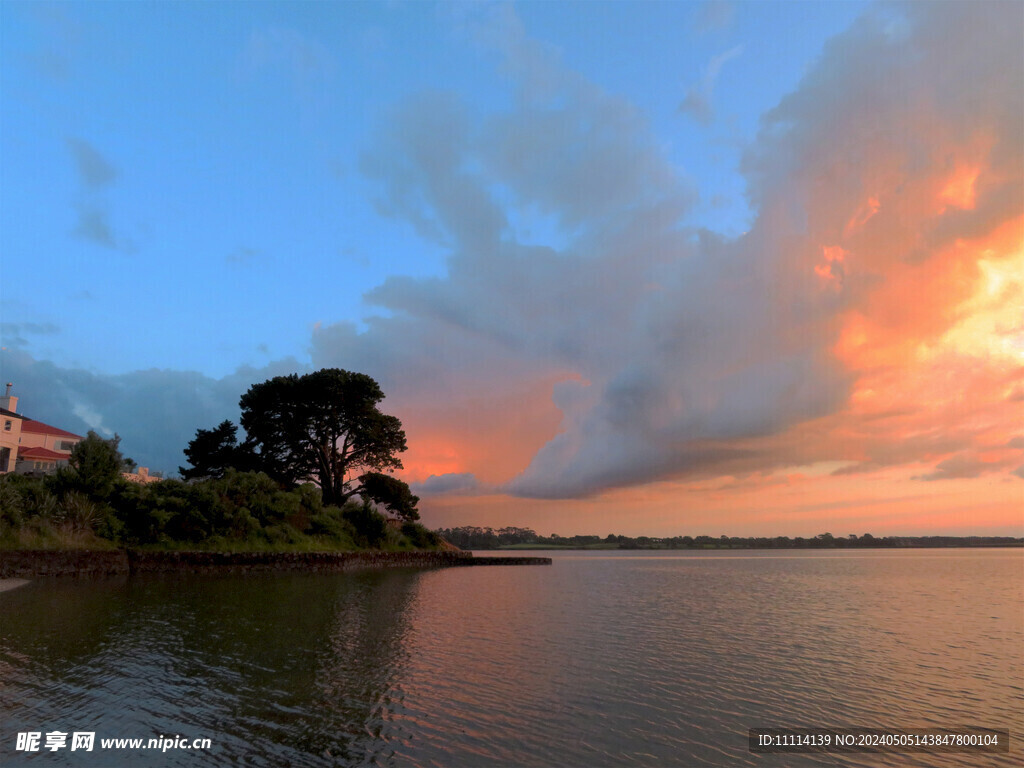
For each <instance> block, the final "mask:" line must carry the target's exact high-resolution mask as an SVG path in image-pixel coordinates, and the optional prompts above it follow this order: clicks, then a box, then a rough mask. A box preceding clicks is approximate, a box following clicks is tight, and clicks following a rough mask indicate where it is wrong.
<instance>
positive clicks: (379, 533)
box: [342, 501, 387, 548]
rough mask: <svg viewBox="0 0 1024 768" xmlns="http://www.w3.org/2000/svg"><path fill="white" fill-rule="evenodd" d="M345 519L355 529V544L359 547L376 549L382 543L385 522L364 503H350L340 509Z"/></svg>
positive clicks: (382, 517) (368, 503)
mask: <svg viewBox="0 0 1024 768" xmlns="http://www.w3.org/2000/svg"><path fill="white" fill-rule="evenodd" d="M342 514H344V516H345V519H346V520H348V522H349V523H351V524H352V527H353V529H355V537H354V539H355V543H356V544H358V545H359V546H361V547H372V548H377V547H380V545H381V544H382V543H383V542H384V538H385V536H386V535H387V521H386V520H385V519H384V516H383V515H381V514H380V513H379V512H377V510H375V509H374V508H373V505H372V504H371V503H370V502H368V501H364V502H362V503H361V504H360V503H359V502H355V501H350V502H348V503H347V504H346V505H345V506H344V508H343V509H342Z"/></svg>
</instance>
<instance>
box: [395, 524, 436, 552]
mask: <svg viewBox="0 0 1024 768" xmlns="http://www.w3.org/2000/svg"><path fill="white" fill-rule="evenodd" d="M402 535H403V536H405V538H407V539H408V540H409V543H410V544H412V545H413V546H414V547H416V548H417V549H436V548H437V547H438V546H440V544H441V537H440V536H438V535H437V534H436V533H434V532H433V531H431V530H428V529H427V528H425V527H423V526H422V525H420V524H419V523H403V524H402Z"/></svg>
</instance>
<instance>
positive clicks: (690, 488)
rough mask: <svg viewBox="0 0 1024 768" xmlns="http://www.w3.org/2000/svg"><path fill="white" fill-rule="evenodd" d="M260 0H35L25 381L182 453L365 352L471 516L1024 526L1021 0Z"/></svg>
mask: <svg viewBox="0 0 1024 768" xmlns="http://www.w3.org/2000/svg"><path fill="white" fill-rule="evenodd" d="M244 5H247V7H251V9H252V18H251V19H250V18H245V19H244V20H240V19H239V18H236V17H235V15H233V12H232V11H231V8H230V6H231V4H209V6H208V7H206V6H204V9H203V10H202V12H201V13H200V16H202V18H203V19H205V20H206V22H209V23H208V24H206V22H204V23H203V25H200V26H202V27H203V28H209V29H210V30H217V31H216V33H214V32H211V39H210V40H209V41H206V42H204V43H203V46H204V47H203V51H202V52H197V53H194V54H192V53H188V54H186V53H185V52H182V51H180V50H176V49H174V50H172V49H168V48H164V47H163V46H162V45H159V46H158V45H157V41H159V40H161V39H162V38H161V37H160V34H161V30H162V29H163V26H164V24H165V22H166V21H167V20H166V19H165V18H164V17H163V16H161V15H159V14H158V15H157V16H155V17H152V18H151V17H149V16H146V15H145V14H143V13H142V12H141V11H132V13H139V14H140V16H139V18H138V19H136V20H135V22H137V24H136V23H135V22H132V24H135V26H130V28H131V29H132V30H135V29H136V27H138V29H139V30H140V31H139V35H140V37H139V40H142V41H150V42H152V45H147V44H145V43H142V44H139V45H136V44H135V43H129V42H127V41H126V38H127V37H129V35H128V33H127V31H126V30H127V29H128V28H129V27H126V26H124V25H127V24H129V21H130V20H125V19H122V18H120V17H118V16H117V14H112V13H111V12H110V10H109V8H106V7H105V6H104V5H103V4H83V5H80V6H76V5H68V6H61V8H62V9H63V10H62V11H61V13H56V12H55V13H54V14H51V15H47V14H45V13H39V14H35V13H34V12H32V11H30V10H29V8H28V4H14V6H16V7H5V8H4V9H3V13H4V16H5V20H7V19H8V18H9V22H8V23H9V24H12V25H14V26H13V28H15V29H17V30H18V34H17V39H18V40H19V41H21V42H19V45H18V46H16V47H14V48H12V49H11V50H10V51H7V52H5V56H6V58H5V59H4V62H2V63H3V65H4V71H5V73H6V72H12V73H13V74H12V75H7V74H5V82H6V81H7V79H8V78H9V80H10V82H11V83H12V84H13V85H12V87H11V88H6V87H5V92H6V93H5V96H4V97H3V98H4V107H5V108H4V109H3V111H2V112H0V114H2V115H3V118H2V119H3V121H4V124H5V130H4V136H5V138H4V139H3V147H4V149H3V156H2V158H0V160H2V162H3V165H4V167H5V180H6V181H7V182H8V183H6V184H4V185H0V187H2V188H3V189H0V194H2V195H3V204H4V208H5V210H7V211H9V214H8V216H7V217H6V218H7V223H5V225H4V230H5V232H4V236H3V237H4V239H3V242H2V243H0V247H2V249H3V252H4V253H5V255H7V259H6V260H5V270H6V271H7V274H6V275H5V278H4V291H3V295H2V297H0V298H2V300H3V313H4V314H3V320H4V323H3V326H2V328H3V334H4V335H3V347H4V350H3V351H2V352H0V373H2V375H3V377H4V378H3V381H12V382H14V384H15V388H16V394H20V395H21V397H22V403H23V407H24V409H25V412H26V413H32V414H33V415H36V416H38V417H39V418H44V419H46V420H47V421H52V422H53V423H59V424H61V425H62V426H64V427H66V428H67V429H69V430H75V431H76V432H78V433H81V434H85V431H86V430H88V429H96V430H98V431H100V432H101V433H103V434H109V435H112V434H113V433H114V432H117V433H118V434H120V435H122V436H123V437H124V447H125V450H126V452H127V453H128V454H129V455H132V456H133V457H134V458H136V459H137V460H139V461H140V462H142V463H145V464H149V465H151V466H152V467H154V468H156V469H163V470H165V471H168V472H173V471H174V470H175V469H176V468H177V466H178V465H179V464H181V462H182V461H183V459H182V457H181V456H182V454H181V450H182V448H183V447H184V445H185V444H186V443H187V441H188V439H189V438H190V437H191V435H192V434H194V431H195V430H196V429H197V428H208V427H210V426H212V425H214V424H216V423H218V422H219V421H220V420H221V419H236V418H237V402H238V397H239V396H240V394H241V393H242V392H244V391H245V389H246V388H247V387H248V386H250V385H251V384H252V383H253V382H255V381H260V380H263V379H266V378H269V377H271V376H275V375H280V374H283V373H291V372H294V371H309V370H315V369H318V368H324V367H339V368H344V369H348V370H357V371H361V372H365V373H367V374H368V375H370V376H372V377H373V378H374V379H376V380H377V381H378V382H379V383H380V385H381V387H382V389H383V391H384V392H385V393H386V395H387V397H386V399H385V400H384V402H383V403H382V406H381V407H382V408H383V410H385V411H386V412H387V413H391V414H394V415H396V416H398V417H399V418H400V419H401V421H402V424H403V426H404V429H405V431H406V435H407V442H408V451H407V452H405V453H404V454H403V455H402V462H403V469H402V470H401V471H400V472H399V474H400V476H401V477H402V478H403V479H405V480H406V481H407V482H409V483H410V484H411V485H412V487H413V491H414V492H415V493H417V494H418V495H419V496H420V497H421V510H422V514H423V519H424V521H425V522H426V523H427V524H428V525H430V526H431V527H440V526H454V525H493V526H504V525H518V526H527V527H533V528H535V529H536V530H537V531H538V532H541V533H544V534H547V533H551V532H559V533H563V534H574V533H580V534H601V535H607V534H608V533H621V534H627V535H654V536H656V535H681V534H690V535H698V534H709V535H716V536H717V535H721V534H730V535H777V534H785V535H815V534H818V533H821V532H823V531H831V532H832V533H833V534H836V535H847V534H849V533H857V534H862V533H865V532H871V533H873V534H875V535H885V534H888V533H891V534H898V533H906V534H925V533H932V532H935V533H941V532H950V533H956V534H958V535H968V534H973V533H979V534H980V533H984V534H1007V535H1017V536H1020V535H1024V85H1022V84H1024V60H1022V57H1021V55H1020V29H1021V22H1022V10H1021V6H1020V5H1019V4H1017V3H1002V4H1000V3H978V4H972V3H906V4H902V3H897V4H893V5H890V4H873V3H807V4H785V3H783V4H772V3H764V4H761V3H747V4H739V5H738V6H737V7H736V9H735V19H733V20H732V21H728V22H727V23H726V22H723V24H722V25H721V26H715V27H714V28H708V27H706V26H703V25H702V24H699V23H697V21H696V19H697V18H698V17H700V16H699V14H698V12H697V10H696V6H690V5H687V4H684V3H665V4H642V5H641V7H640V8H638V9H637V10H638V11H639V12H638V13H637V12H635V11H633V10H632V8H631V6H630V4H619V3H608V4H595V5H594V6H593V7H591V6H588V7H587V9H586V10H584V9H583V8H582V7H579V8H577V7H576V6H574V5H571V4H558V3H554V4H546V3H536V4H526V5H522V6H516V5H504V4H501V5H490V4H470V6H468V7H462V6H459V7H458V10H455V9H450V8H447V6H445V8H446V10H444V12H441V11H438V12H434V11H433V10H430V11H429V12H428V9H427V7H426V5H425V4H423V5H420V4H413V5H412V7H404V6H403V9H404V10H403V11H401V12H394V13H392V12H390V11H389V9H388V8H384V7H376V6H374V7H372V8H371V7H370V6H369V5H367V6H363V5H361V4H352V5H351V6H349V5H348V4H341V6H335V5H334V4H310V5H308V6H307V5H302V11H301V13H300V12H293V10H292V9H291V7H290V6H288V5H287V4H286V5H285V6H277V5H274V4H266V5H265V7H264V5H263V4H252V5H251V6H248V4H244ZM169 8H170V5H168V6H167V7H166V8H164V9H163V10H162V11H161V13H164V11H166V12H167V13H170V11H169V10H168V9H169ZM431 8H432V6H431ZM569 9H572V13H570V11H569ZM577 11H578V17H577V16H576V15H573V14H575V13H576V12H577ZM203 14H205V15H203ZM129 15H131V14H129ZM364 17H365V18H364ZM132 18H135V17H132ZM197 18H198V17H197ZM700 18H703V17H700ZM723 18H724V17H723ZM729 18H730V19H732V17H731V16H730V17H729ZM242 21H244V23H242ZM139 25H141V26H139ZM577 27H579V28H580V30H583V31H584V32H585V34H577V32H576V30H577ZM796 27H799V30H797V29H796ZM67 30H78V31H77V32H75V34H74V35H71V33H70V32H68V31H67ZM666 30H672V32H671V34H669V33H668V32H667V31H666ZM590 32H593V33H594V34H597V35H599V36H600V39H602V40H607V41H608V43H607V48H605V47H601V46H595V45H586V44H584V42H583V41H584V40H586V39H591V37H590V36H589V35H590ZM71 38H74V39H75V40H80V41H81V43H80V46H79V47H75V46H70V45H69V46H68V47H67V51H66V52H64V47H63V46H64V45H65V43H66V42H67V40H68V39H71ZM595 39H596V38H595ZM780 40H786V41H787V42H786V46H785V50H784V51H783V50H781V48H780V45H779V44H778V41H780ZM115 43H116V45H115ZM120 45H123V46H127V47H126V48H124V50H122V49H121V48H119V47H117V46H120ZM207 45H209V46H210V49H209V50H208V49H207V48H206V47H205V46H207ZM112 46H113V48H112ZM154 46H155V47H154ZM15 48H16V50H15ZM129 48H130V50H129ZM108 49H111V50H114V49H116V50H119V51H121V54H119V56H120V58H118V56H114V55H113V54H111V55H110V56H109V57H105V56H100V55H99V53H98V52H100V51H107V50H108ZM137 49H138V50H137ZM55 51H60V52H61V54H60V56H57V55H56V54H55V53H54V52H55ZM441 51H443V52H444V54H443V55H442V54H441V53H439V52H441ZM193 56H194V57H195V58H194V59H193V58H192V57H193ZM108 58H109V61H108ZM65 59H66V61H65ZM122 60H123V61H136V60H138V61H139V62H140V63H139V64H138V65H137V73H138V78H139V82H138V83H135V81H134V80H132V83H135V84H134V85H132V86H131V87H129V86H128V85H123V84H122V85H118V86H116V88H115V87H114V86H110V85H109V84H110V83H122V81H123V80H124V78H123V77H122V76H121V74H122V67H121V65H119V64H117V62H119V61H122ZM57 61H63V62H64V64H62V65H61V66H60V67H57V66H56V64H53V62H57ZM612 61H622V62H629V65H628V67H626V68H625V69H623V68H622V67H619V66H612V65H611V63H610V62H612ZM44 62H51V64H53V66H49V65H45V66H44ZM168 62H172V64H170V65H169V64H168ZM766 62H767V64H768V65H766ZM54 67H56V69H54ZM51 70H53V71H51ZM134 71H136V70H134V68H133V72H134ZM199 71H202V73H203V76H202V77H201V78H198V77H196V75H195V72H199ZM62 73H63V74H62ZM189 73H192V74H189ZM143 80H144V81H145V83H144V84H142V83H143ZM154 84H155V85H154ZM132 88H134V89H136V90H132ZM111 89H113V90H111ZM143 92H145V93H146V94H148V96H147V98H152V100H153V103H152V105H150V106H147V107H146V109H145V110H143V111H144V112H145V113H146V115H147V117H146V118H145V120H143V118H142V117H139V116H138V115H136V114H135V113H129V112H125V111H124V110H125V109H127V108H126V107H125V106H124V105H125V104H133V103H135V102H136V100H137V97H138V94H139V93H143ZM39 94H41V95H39ZM71 94H74V98H72V96H71ZM192 94H195V98H196V99H197V101H196V103H195V104H193V103H192V101H191V95H192ZM166 99H177V100H178V101H165V100H166ZM179 101H181V102H187V103H188V104H189V105H191V106H192V107H194V113H195V114H196V115H200V114H201V115H207V114H209V115H210V116H209V117H208V118H204V119H209V120H210V124H209V126H208V130H207V132H206V133H204V134H203V135H201V136H199V137H198V138H196V139H195V145H194V146H193V144H192V143H191V142H192V139H189V140H188V141H186V140H185V139H183V138H182V136H191V135H193V127H192V125H191V123H188V121H189V120H192V119H193V117H189V116H190V115H193V112H190V111H188V109H185V108H182V107H181V105H180V104H179ZM51 102H52V104H55V105H58V104H59V105H62V106H61V107H60V109H57V107H53V108H52V109H51V108H50V107H49V106H47V105H48V104H50V103H51ZM142 103H144V104H149V102H146V101H144V100H143V102H142ZM81 104H89V105H90V107H89V109H86V108H85V107H82V106H80V105H81ZM68 105H75V106H68ZM212 105H217V107H216V108H214V107H213V106H212ZM90 110H94V111H90ZM150 113H152V114H150ZM83 115H84V116H83ZM214 116H215V117H216V120H214ZM195 119H198V118H195ZM135 121H142V122H145V125H141V123H140V124H137V123H136V122H135ZM204 125H205V123H204ZM117 126H129V127H117ZM130 126H135V127H130ZM28 158H38V160H31V161H30V160H29V159H28ZM12 190H19V191H18V192H17V193H15V192H13V191H12Z"/></svg>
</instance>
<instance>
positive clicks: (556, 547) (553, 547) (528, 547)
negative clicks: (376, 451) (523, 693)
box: [476, 541, 1024, 552]
mask: <svg viewBox="0 0 1024 768" xmlns="http://www.w3.org/2000/svg"><path fill="white" fill-rule="evenodd" d="M1022 547H1024V541H1014V542H1010V543H1004V544H970V543H964V544H876V545H871V546H869V545H856V546H838V547H836V546H833V547H829V546H815V545H805V546H796V545H790V546H772V545H756V544H750V545H735V546H733V545H727V546H714V545H708V546H700V547H665V546H633V547H623V546H618V545H614V546H607V545H603V544H598V545H591V546H569V545H562V544H522V545H520V544H512V545H508V546H501V547H495V548H493V549H487V548H478V549H477V550H476V551H477V552H518V551H523V552H526V551H546V550H548V551H570V552H573V551H574V552H582V551H588V552H639V551H658V552H721V551H726V550H748V549H762V550H787V549H800V550H805V549H823V550H837V549H843V550H854V549H876V550H877V549H1020V548H1022Z"/></svg>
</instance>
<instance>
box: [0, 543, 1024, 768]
mask: <svg viewBox="0 0 1024 768" xmlns="http://www.w3.org/2000/svg"><path fill="white" fill-rule="evenodd" d="M544 554H550V553H544ZM553 556H554V561H555V562H554V565H553V566H551V567H529V568H526V567H523V568H452V569H447V570H434V571H388V572H365V573H359V574H347V575H346V574H340V575H329V576H325V575H319V576H296V575H275V576H261V577H250V578H236V577H223V578H216V577H211V578H155V577H154V578H146V579H139V578H137V579H131V580H127V579H125V580H111V581H98V582H97V581H94V582H74V581H67V580H55V581H37V582H34V583H32V584H30V585H28V586H26V587H22V588H20V589H17V590H14V591H11V592H7V593H4V594H0V723H2V726H0V764H2V765H3V766H5V768H7V767H8V766H18V765H27V764H32V765H36V766H38V765H82V766H94V765H104V766H109V765H114V766H116V765H137V766H163V765H190V766H194V765H203V766H206V765H250V766H331V765H339V766H340V765H364V764H370V765H385V766H391V765H394V766H430V765H436V766H488V765H525V766H534V765H557V766H577V765H578V766H590V765H596V766H601V765H609V766H613V765H614V766H618V765H648V766H662V765H766V766H776V765H780V766H781V765H786V766H789V765H822V764H824V765H842V766H851V765H852V766H856V765H864V766H874V765H933V766H952V765H963V764H967V761H968V760H969V759H970V758H968V757H967V756H964V755H941V756H939V755H920V754H918V755H880V754H867V755H863V754H862V755H849V754H847V755H827V756H822V755H816V756H813V757H807V756H794V755H751V754H749V753H748V752H747V743H746V735H747V729H748V728H750V727H753V726H761V727H770V726H779V727H781V726H787V727H801V726H803V727H811V726H836V727H839V726H847V727H869V726H871V727H876V726H877V727H886V728H897V729H898V728H920V727H928V726H937V727H953V726H978V727H990V728H1001V729H1009V730H1011V731H1012V732H1014V736H1015V737H1016V738H1020V737H1021V736H1022V735H1024V551H1021V550H1013V551H1007V550H952V551H949V550H946V551H935V550H912V551H903V552H885V551H878V552H875V551H863V552H782V553H770V552H737V553H722V554H703V553H701V554H696V553H684V554H667V555H662V554H660V553H629V552H622V553H620V552H611V553H603V552H589V553H554V555H553ZM51 730H61V731H76V730H77V731H94V732H96V737H97V739H100V738H106V737H132V738H136V737H144V738H150V737H157V736H160V735H165V736H175V735H181V736H186V737H188V738H190V739H191V738H199V737H206V738H210V739H211V740H212V745H213V746H212V749H211V750H210V751H209V752H206V753H202V755H199V754H197V753H194V752H192V753H190V752H168V753H165V754H160V753H156V752H146V751H134V752H133V751H120V752H115V751H103V750H100V749H97V750H95V751H94V752H93V753H83V752H81V751H76V752H74V753H71V752H69V751H68V750H67V749H65V750H62V751H60V752H58V753H50V752H41V753H37V754H36V755H34V757H33V759H31V760H29V759H27V756H26V755H25V754H24V753H18V752H16V751H15V746H16V744H15V741H16V733H17V732H19V731H43V732H46V731H51ZM97 746H98V744H97ZM1011 749H1012V752H1011V753H1010V754H1009V755H995V756H991V755H990V756H985V757H984V758H978V759H974V760H973V761H972V762H971V764H973V765H1010V764H1016V765H1019V764H1021V763H1020V758H1021V755H1022V742H1020V741H1015V742H1014V743H1013V745H1012V746H1011Z"/></svg>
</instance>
